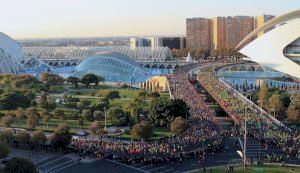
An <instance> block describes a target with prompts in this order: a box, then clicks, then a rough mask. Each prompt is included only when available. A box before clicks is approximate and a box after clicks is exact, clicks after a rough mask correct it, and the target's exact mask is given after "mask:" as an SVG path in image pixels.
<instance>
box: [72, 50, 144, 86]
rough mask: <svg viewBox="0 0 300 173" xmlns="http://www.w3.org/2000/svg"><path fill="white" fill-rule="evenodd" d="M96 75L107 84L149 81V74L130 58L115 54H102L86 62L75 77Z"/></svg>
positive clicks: (77, 69) (81, 65)
mask: <svg viewBox="0 0 300 173" xmlns="http://www.w3.org/2000/svg"><path fill="white" fill-rule="evenodd" d="M89 73H92V74H96V75H98V76H101V77H104V78H105V81H106V82H122V83H137V82H142V81H145V80H146V79H148V78H149V77H150V76H149V73H148V71H147V70H146V69H144V68H143V67H142V66H141V65H140V64H138V63H137V62H135V61H134V60H133V59H131V58H130V57H128V56H126V55H124V54H120V53H115V52H102V53H98V54H96V55H94V56H91V57H89V58H87V59H86V60H84V61H83V62H82V63H81V64H79V66H78V67H77V68H76V69H75V73H74V74H75V76H77V77H82V76H84V75H86V74H89Z"/></svg>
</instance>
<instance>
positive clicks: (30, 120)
mask: <svg viewBox="0 0 300 173" xmlns="http://www.w3.org/2000/svg"><path fill="white" fill-rule="evenodd" d="M38 119H39V118H38V116H37V115H36V114H32V115H29V116H28V117H27V125H28V126H29V128H30V129H31V130H35V127H36V125H37V123H38Z"/></svg>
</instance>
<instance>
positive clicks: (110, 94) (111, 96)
mask: <svg viewBox="0 0 300 173" xmlns="http://www.w3.org/2000/svg"><path fill="white" fill-rule="evenodd" d="M104 97H105V98H108V99H119V98H121V96H120V93H119V91H110V92H108V93H107V94H106V95H105V96H104Z"/></svg>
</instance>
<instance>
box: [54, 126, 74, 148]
mask: <svg viewBox="0 0 300 173" xmlns="http://www.w3.org/2000/svg"><path fill="white" fill-rule="evenodd" d="M71 139H72V135H71V133H70V130H69V127H67V126H66V125H65V124H60V125H59V127H58V128H57V129H56V130H55V132H54V134H53V135H52V136H51V138H50V141H51V144H52V146H53V148H55V149H58V148H61V149H66V147H67V146H68V145H69V144H70V143H71Z"/></svg>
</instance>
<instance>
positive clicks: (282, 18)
mask: <svg viewBox="0 0 300 173" xmlns="http://www.w3.org/2000/svg"><path fill="white" fill-rule="evenodd" d="M299 17H300V10H296V11H292V12H289V13H287V14H284V15H281V16H279V17H276V18H274V19H272V20H269V21H268V22H266V23H265V24H263V25H262V26H260V27H259V28H256V29H255V30H254V31H252V32H251V33H250V34H248V35H247V36H246V37H245V38H244V39H243V40H242V41H241V42H240V43H239V44H238V45H237V47H236V48H237V49H238V48H240V47H242V46H243V45H244V44H246V43H247V42H249V41H251V39H252V38H253V37H255V36H257V34H258V33H260V32H262V31H265V30H267V29H269V28H271V27H273V26H275V25H278V24H281V23H284V22H286V21H290V20H293V19H297V18H299Z"/></svg>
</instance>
